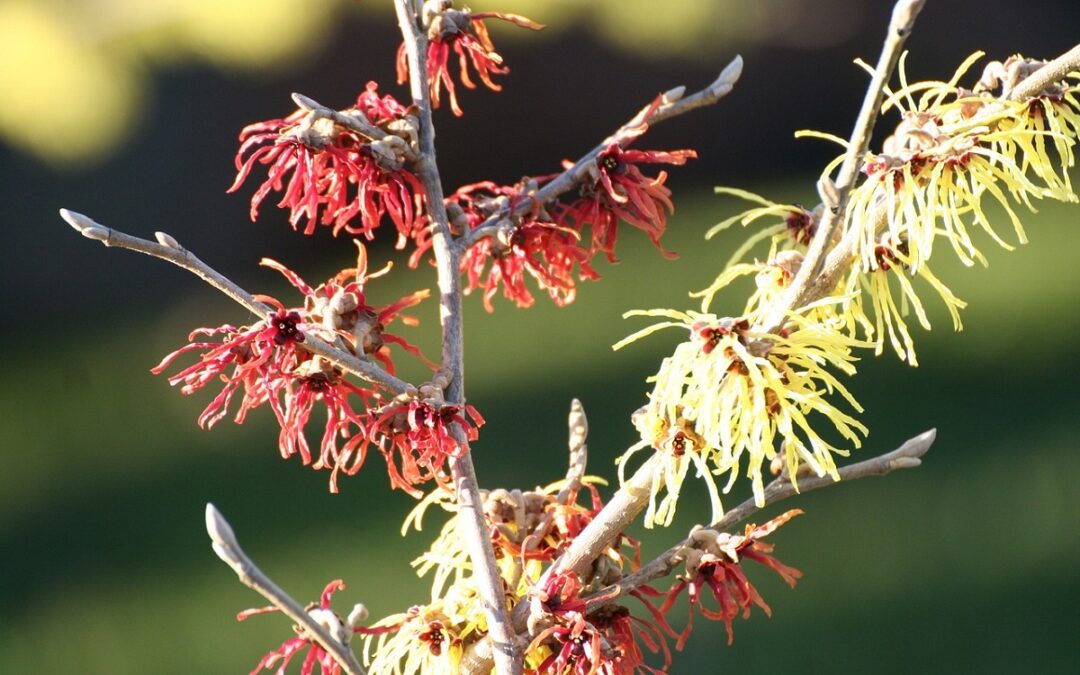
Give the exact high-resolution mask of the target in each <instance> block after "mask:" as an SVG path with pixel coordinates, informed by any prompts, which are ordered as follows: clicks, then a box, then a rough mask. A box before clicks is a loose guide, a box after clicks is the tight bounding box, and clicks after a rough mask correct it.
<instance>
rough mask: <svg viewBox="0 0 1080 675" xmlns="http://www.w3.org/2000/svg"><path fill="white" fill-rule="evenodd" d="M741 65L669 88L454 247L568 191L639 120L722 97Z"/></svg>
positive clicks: (631, 133) (738, 60)
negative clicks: (695, 87) (692, 85)
mask: <svg viewBox="0 0 1080 675" xmlns="http://www.w3.org/2000/svg"><path fill="white" fill-rule="evenodd" d="M742 69H743V60H742V57H741V56H736V57H735V58H734V59H732V60H731V63H729V64H728V65H727V66H725V67H724V69H723V71H721V73H720V76H719V77H717V78H716V80H715V81H713V83H712V84H710V85H709V86H708V87H705V88H704V89H702V90H701V91H699V92H696V93H694V94H691V95H690V96H682V92H681V90H682V89H683V88H682V87H677V88H676V89H673V90H671V91H670V92H668V93H667V94H665V96H667V97H670V100H669V102H667V103H663V104H661V105H660V107H659V108H657V109H656V110H655V111H653V113H652V115H650V116H646V114H647V113H648V111H649V106H646V107H645V108H643V109H642V110H641V111H640V112H638V114H636V115H634V117H633V119H631V120H630V121H629V122H627V123H626V124H624V125H622V126H621V127H619V128H618V130H616V131H615V133H613V134H611V135H610V136H608V137H607V138H605V139H604V140H603V142H601V143H600V144H599V145H597V146H596V147H594V148H593V149H592V150H590V151H589V152H587V153H585V154H584V155H583V156H582V157H581V158H580V159H578V160H577V161H576V162H574V165H573V166H571V167H570V168H568V169H566V170H565V171H563V172H562V173H560V174H559V175H558V176H556V177H555V178H554V179H553V180H551V181H549V182H547V183H545V184H544V186H543V187H542V188H540V189H539V190H537V191H536V192H534V193H532V194H528V195H522V198H521V199H520V200H518V201H517V202H516V203H515V205H514V208H513V212H511V210H510V207H509V206H507V207H504V208H503V209H500V210H499V211H498V212H496V213H494V214H492V215H491V216H489V217H488V218H487V219H486V220H485V221H484V222H482V223H480V224H479V225H477V226H476V227H475V228H473V229H472V230H470V231H469V232H467V233H465V235H464V236H462V237H461V238H460V239H459V240H458V241H457V242H456V246H457V248H458V249H459V250H462V251H463V250H466V249H468V248H469V247H470V246H472V245H474V244H476V242H478V241H480V240H482V239H483V238H485V237H489V236H491V235H492V234H494V233H495V232H496V231H497V230H498V227H499V224H500V223H501V222H502V221H503V220H505V219H506V218H509V217H512V216H520V215H524V214H526V213H528V212H530V211H532V210H533V209H535V208H537V207H538V206H543V205H545V204H547V203H548V202H550V201H552V200H553V199H555V198H556V197H558V196H559V195H561V194H563V193H565V192H568V191H569V190H570V189H572V188H573V187H574V186H575V185H576V184H577V182H578V180H579V179H580V177H581V175H582V173H583V172H582V168H583V167H584V166H585V165H586V164H588V163H589V162H591V161H593V160H595V159H596V157H597V156H598V155H599V154H600V153H601V152H603V151H604V150H606V149H608V148H610V147H611V146H613V145H621V144H622V143H625V142H626V141H627V140H629V139H631V138H634V137H636V136H637V135H638V134H639V133H640V131H639V129H640V127H641V125H642V124H645V123H647V124H649V126H652V125H654V124H658V123H660V122H663V121H664V120H668V119H671V118H672V117H676V116H678V115H682V114H683V113H687V112H690V111H691V110H696V109H697V108H701V107H703V106H707V105H712V104H714V103H716V102H717V101H719V100H720V99H722V98H724V97H725V96H727V95H728V93H730V92H731V90H732V88H733V87H734V86H735V83H736V82H737V81H738V80H739V76H740V75H742Z"/></svg>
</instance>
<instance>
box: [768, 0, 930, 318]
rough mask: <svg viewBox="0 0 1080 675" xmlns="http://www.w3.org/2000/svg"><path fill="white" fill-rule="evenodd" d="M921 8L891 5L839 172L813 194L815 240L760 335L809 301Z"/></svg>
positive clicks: (913, 1) (904, 1)
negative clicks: (819, 206) (817, 211)
mask: <svg viewBox="0 0 1080 675" xmlns="http://www.w3.org/2000/svg"><path fill="white" fill-rule="evenodd" d="M924 3H925V0H899V1H898V2H897V3H896V5H894V6H893V11H892V17H891V19H890V20H889V28H888V31H887V32H886V34H885V42H884V44H883V45H882V47H881V55H880V56H879V57H878V62H877V66H876V67H875V68H874V76H873V78H871V80H870V84H869V86H868V87H867V89H866V96H865V97H864V98H863V103H862V108H861V109H860V110H859V115H858V117H857V118H856V121H855V128H854V130H853V131H852V132H851V138H850V139H849V141H848V148H847V152H846V153H845V155H844V162H843V164H842V165H841V167H840V173H839V174H838V175H837V179H836V182H835V183H833V182H832V180H831V179H830V178H829V177H828V176H823V177H822V178H821V180H820V181H819V182H818V193H819V194H820V196H821V200H822V203H824V204H825V209H824V210H823V212H822V216H821V221H820V222H819V223H818V225H817V232H815V233H814V238H813V240H811V242H810V245H809V246H808V247H807V251H806V256H805V258H804V259H803V262H802V265H801V266H800V268H799V272H798V273H797V274H796V275H795V278H794V279H793V280H792V282H791V286H790V287H789V288H788V290H787V291H786V292H785V293H784V296H783V297H782V298H781V300H780V302H779V303H777V305H776V306H775V307H772V308H771V309H770V311H769V313H768V314H766V315H765V318H764V319H763V320H762V321H761V322H760V325H758V326H756V329H759V330H760V331H761V332H767V333H771V332H774V331H775V330H776V329H778V328H779V327H780V326H781V325H783V323H784V321H785V320H786V319H787V316H788V313H789V312H791V311H792V310H793V309H796V308H798V307H800V306H802V305H804V304H806V303H807V302H811V301H812V300H813V298H811V297H810V296H809V295H808V293H807V291H808V289H809V288H810V287H811V285H812V282H813V280H814V279H816V278H817V276H818V273H819V272H820V270H821V263H822V262H823V260H824V256H825V253H826V249H827V248H828V246H829V245H830V244H832V243H833V241H834V239H833V237H834V235H835V233H836V229H837V227H839V226H840V225H841V224H842V223H843V222H844V213H845V211H846V210H847V205H848V201H849V200H850V198H851V190H852V188H853V187H854V186H855V181H856V179H857V178H858V176H859V170H860V169H861V168H862V163H863V159H864V157H865V156H866V150H867V148H868V147H869V145H870V136H871V134H872V133H873V131H874V123H875V122H876V121H877V118H878V115H879V114H880V112H881V101H882V98H883V97H884V95H885V85H886V84H887V83H888V82H889V80H890V79H891V78H892V74H893V70H895V68H896V64H897V61H899V59H900V54H901V53H902V51H903V47H904V43H905V42H906V41H907V38H908V36H909V35H910V34H911V29H912V28H913V27H914V25H915V19H916V17H918V15H919V11H920V10H922V7H923V4H924Z"/></svg>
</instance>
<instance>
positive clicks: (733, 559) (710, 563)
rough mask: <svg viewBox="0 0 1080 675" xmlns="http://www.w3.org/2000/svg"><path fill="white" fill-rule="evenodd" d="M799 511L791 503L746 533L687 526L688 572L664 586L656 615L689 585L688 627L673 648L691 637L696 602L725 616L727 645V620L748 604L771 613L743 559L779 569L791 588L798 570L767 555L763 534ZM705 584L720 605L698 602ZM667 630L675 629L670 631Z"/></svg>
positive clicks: (709, 614)
mask: <svg viewBox="0 0 1080 675" xmlns="http://www.w3.org/2000/svg"><path fill="white" fill-rule="evenodd" d="M801 513H802V510H801V509H792V510H790V511H787V512H786V513H783V514H781V515H779V516H777V517H776V518H773V519H772V520H770V521H769V522H767V523H765V524H764V525H759V526H755V525H747V526H746V531H745V533H744V534H743V535H741V536H740V535H731V534H727V533H726V532H717V531H715V530H710V529H706V528H700V527H695V528H694V530H693V531H691V532H690V539H689V543H688V544H687V546H686V547H685V550H684V552H683V556H682V557H683V559H684V560H685V561H686V573H685V574H683V575H679V577H678V581H676V582H675V584H674V585H673V586H672V587H671V589H670V590H669V591H668V592H667V597H666V598H665V600H664V604H663V605H661V606H660V609H659V610H658V612H659V614H660V615H663V614H666V613H667V612H668V610H670V609H671V607H672V605H674V604H675V601H676V600H677V599H678V597H679V596H680V595H681V594H682V592H683V590H684V589H689V590H688V591H687V594H688V596H689V599H690V618H689V620H688V621H687V624H686V628H685V629H684V630H683V632H682V633H681V634H679V635H678V642H676V644H675V648H676V649H679V650H681V649H682V648H683V645H685V644H686V639H687V638H688V637H690V632H691V630H692V629H693V627H694V608H695V606H696V607H700V608H701V614H702V616H704V617H705V618H706V619H712V620H713V621H723V622H724V627H725V628H726V629H727V635H728V644H729V645H730V644H731V643H732V642H733V641H734V639H735V635H734V633H733V632H732V629H731V622H732V621H733V620H734V619H735V617H736V616H738V615H739V612H740V611H741V612H742V615H743V618H744V619H748V618H750V607H751V606H752V605H757V606H758V607H760V608H761V609H762V611H764V612H765V614H766V615H768V616H772V610H771V609H770V608H769V606H768V605H767V604H765V601H764V600H763V599H762V598H761V595H760V594H759V593H758V592H757V589H756V588H754V586H753V584H751V583H750V581H749V580H748V579H747V578H746V575H745V574H744V573H743V571H742V566H741V563H742V561H743V560H753V561H754V562H756V563H758V564H761V565H764V566H765V567H768V568H769V569H771V570H773V571H775V572H776V573H777V574H779V575H780V577H781V578H782V579H783V580H784V581H785V582H787V584H788V585H789V586H791V587H792V588H794V587H795V582H796V581H798V580H799V578H800V577H802V572H800V571H799V570H797V569H795V568H793V567H788V566H787V565H785V564H783V563H781V562H780V561H779V560H777V559H776V558H774V557H773V556H772V555H770V554H771V553H772V550H773V547H772V545H771V544H766V543H765V542H763V541H761V539H762V538H764V537H766V536H768V535H770V534H772V533H773V532H775V531H776V530H777V529H778V528H779V527H780V526H781V525H783V524H784V523H786V522H787V521H789V520H791V519H792V518H794V517H795V516H797V515H800V514H801ZM706 587H708V589H709V591H711V592H712V596H713V599H714V600H716V602H717V604H718V605H719V607H718V608H717V609H715V610H712V609H708V608H707V607H705V605H704V604H703V603H702V602H701V591H702V589H703V588H706ZM671 632H672V634H674V631H671Z"/></svg>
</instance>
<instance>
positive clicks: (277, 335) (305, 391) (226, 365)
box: [152, 242, 428, 492]
mask: <svg viewBox="0 0 1080 675" xmlns="http://www.w3.org/2000/svg"><path fill="white" fill-rule="evenodd" d="M357 244H358V248H359V256H358V260H357V266H356V267H354V268H348V269H345V270H342V271H341V272H339V273H338V274H337V275H335V276H334V277H333V278H331V279H330V280H329V281H327V282H326V283H324V284H322V285H321V286H319V287H317V288H312V287H311V286H309V285H308V284H307V282H305V281H304V280H303V279H301V278H300V277H299V275H297V274H296V273H295V272H293V271H292V270H290V269H288V268H286V267H285V266H283V265H281V264H280V263H278V262H275V261H273V260H263V261H262V264H263V265H264V266H266V267H270V268H272V269H275V270H277V271H279V272H281V273H282V275H284V276H285V278H286V279H287V280H288V281H289V282H290V283H291V284H292V285H293V287H294V288H296V289H297V290H298V291H300V292H301V293H302V294H303V295H304V298H305V301H304V306H303V307H302V308H296V309H286V308H285V307H284V306H283V305H282V304H281V303H280V302H278V301H277V300H275V299H273V298H269V297H266V296H259V298H260V300H262V301H263V302H267V303H269V304H272V305H273V306H274V307H276V308H277V311H276V312H274V313H273V314H271V315H270V316H269V317H268V318H267V319H265V320H263V321H259V322H257V323H255V324H254V325H252V326H249V327H244V328H234V327H233V326H228V325H226V326H221V327H219V328H214V329H209V328H200V329H198V330H196V331H194V332H193V333H192V334H191V336H190V338H189V339H192V340H194V338H195V336H196V335H205V336H215V335H222V336H223V340H222V341H221V342H213V341H194V342H192V343H190V344H188V345H185V346H183V347H181V348H180V349H178V350H176V351H175V352H173V353H172V354H169V355H168V356H166V357H165V359H164V360H163V361H162V362H161V363H160V364H158V365H157V366H156V367H154V368H153V369H152V372H154V373H155V374H160V373H161V372H163V371H164V370H165V369H167V368H168V367H169V366H171V365H172V363H173V362H174V361H175V360H176V359H177V358H178V357H179V356H181V355H183V354H186V353H188V352H192V351H203V352H204V353H203V354H202V357H201V358H200V360H199V361H198V362H197V363H195V364H193V365H191V366H189V367H187V368H185V369H183V370H181V371H180V372H179V373H177V374H176V375H173V376H172V377H170V378H169V383H170V384H173V385H176V384H181V383H183V387H182V388H181V392H182V393H184V394H191V393H194V392H195V391H198V390H199V389H202V388H203V387H205V386H206V385H208V384H209V383H210V382H212V381H215V380H218V379H220V380H221V381H222V382H224V383H225V386H224V388H223V389H222V391H221V392H220V393H219V394H218V395H217V396H216V397H215V398H214V400H213V401H211V402H210V404H209V405H208V406H207V407H206V409H205V410H204V411H203V413H202V414H201V415H200V416H199V424H200V426H203V427H205V428H209V427H211V426H213V425H214V424H215V423H216V422H217V421H218V420H220V419H221V418H222V417H224V416H225V415H226V414H227V411H228V408H229V405H230V403H231V402H232V400H233V398H234V397H235V395H236V393H237V392H241V391H242V392H243V395H242V400H241V403H240V407H239V410H238V412H237V414H236V418H235V421H236V423H237V424H240V423H242V422H243V421H244V419H245V417H246V415H247V413H248V411H250V410H252V409H254V408H256V407H259V406H260V405H262V404H264V403H265V404H268V405H269V406H270V408H271V410H273V412H274V416H275V417H276V418H277V420H278V424H279V425H280V426H281V433H280V435H279V436H278V446H279V448H280V450H281V455H282V457H284V458H289V457H292V456H293V455H300V459H301V461H302V462H303V464H304V465H311V466H312V468H315V469H329V470H330V471H331V475H330V489H331V491H332V492H337V489H338V485H337V477H338V472H339V471H345V472H346V473H347V474H350V475H351V474H354V473H356V471H358V470H359V469H360V465H361V464H362V463H363V459H364V457H363V453H357V452H355V448H354V447H353V446H354V445H355V443H354V441H353V439H355V438H357V437H359V439H360V440H361V441H362V440H363V438H364V437H365V433H366V431H365V429H366V425H367V421H366V420H367V418H366V417H365V416H364V414H363V412H362V411H363V409H364V408H367V407H368V406H369V405H371V404H372V403H373V402H374V401H375V400H376V399H377V396H378V395H377V394H376V392H375V391H374V390H373V389H371V388H368V387H365V386H358V385H356V384H353V383H352V382H349V381H348V380H347V379H346V378H345V374H344V373H343V372H342V371H341V370H340V369H339V368H337V367H335V366H333V365H332V364H330V363H329V362H328V361H326V360H325V359H323V358H321V357H318V356H313V355H312V354H310V353H309V352H307V351H305V350H303V349H299V348H297V344H298V343H301V342H303V340H304V335H305V333H308V334H312V335H315V336H317V337H319V338H320V339H323V340H325V341H327V342H330V343H333V344H335V345H337V346H339V347H342V348H344V349H346V350H348V351H350V352H352V353H353V354H354V355H356V356H358V357H360V358H376V359H379V360H380V361H381V362H382V363H383V365H384V366H385V367H386V369H387V370H388V371H390V372H393V370H394V364H393V362H392V361H391V359H390V354H389V346H388V345H389V344H390V343H393V344H398V345H400V346H401V347H402V348H403V349H405V350H406V351H408V352H409V353H412V354H415V355H417V356H420V354H419V351H418V350H417V349H416V347H414V346H412V345H411V344H409V343H408V342H406V341H405V340H404V339H403V338H401V337H398V336H396V335H392V334H390V333H388V332H386V330H385V325H386V324H388V323H390V322H391V321H393V320H394V319H396V318H398V317H399V316H400V313H401V311H402V310H404V309H406V308H408V307H411V306H413V305H416V304H417V303H419V302H420V301H421V300H423V299H424V298H425V297H427V295H428V293H427V291H419V292H417V293H413V294H412V295H410V296H407V297H405V298H402V299H401V300H399V301H397V302H396V303H394V304H392V305H389V306H387V307H383V308H379V307H373V306H370V305H368V304H367V301H366V299H365V295H364V287H365V284H366V283H367V281H368V280H369V279H371V278H374V277H377V276H380V275H381V274H383V273H384V272H385V270H382V271H379V272H377V273H374V274H368V271H367V256H366V252H365V250H364V247H363V246H362V245H360V244H359V242H358V243H357ZM402 322H403V323H407V324H408V323H414V321H412V320H411V319H409V318H408V317H404V318H402ZM421 358H423V357H422V356H421ZM357 400H359V403H360V412H358V411H357V410H356V409H355V407H354V406H356V402H357ZM319 404H321V405H322V407H324V408H325V410H326V423H325V425H324V427H323V434H322V440H321V442H320V443H319V449H318V453H317V455H316V453H314V452H312V449H311V447H310V446H309V444H308V440H307V437H306V435H305V433H304V430H305V428H306V427H307V425H308V422H309V421H310V419H311V415H312V413H313V412H314V409H315V408H316V407H317V406H319ZM343 441H345V443H344V446H343V445H342V442H343Z"/></svg>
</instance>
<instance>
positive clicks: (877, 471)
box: [462, 429, 937, 675]
mask: <svg viewBox="0 0 1080 675" xmlns="http://www.w3.org/2000/svg"><path fill="white" fill-rule="evenodd" d="M936 436H937V430H936V429H930V430H929V431H925V432H923V433H921V434H919V435H918V436H915V437H914V438H910V439H908V440H907V441H905V442H904V444H903V445H901V446H900V447H899V448H897V449H896V450H893V451H891V452H887V453H885V454H883V455H879V456H877V457H874V458H872V459H867V460H864V461H862V462H856V463H855V464H850V465H848V466H845V467H841V468H840V469H839V474H840V480H839V481H834V480H833V479H832V478H829V477H828V476H825V477H818V476H807V477H804V478H800V479H799V487H798V489H796V488H795V486H794V485H792V484H791V482H790V481H788V480H787V479H786V478H777V479H775V480H773V481H772V482H771V483H769V484H768V485H767V486H766V487H765V506H763V507H758V506H757V504H756V503H755V502H754V499H753V498H752V497H751V498H750V499H747V500H746V501H744V502H743V503H742V504H739V505H738V506H736V507H735V508H733V509H731V510H730V511H728V512H727V513H725V514H724V516H723V517H722V518H721V519H720V520H718V521H716V522H715V523H713V524H712V525H711V526H710V529H713V530H717V531H723V530H727V529H729V528H731V527H732V526H733V525H736V524H738V523H740V522H742V521H744V520H746V519H747V518H749V517H750V516H751V515H753V514H754V513H756V512H757V511H759V510H761V509H762V508H765V507H767V506H772V505H773V504H775V503H777V502H780V501H783V500H785V499H787V498H788V497H793V496H795V495H796V494H804V493H806V492H811V491H813V490H817V489H819V488H824V487H829V486H830V485H839V484H840V483H844V482H848V481H853V480H858V479H859V478H866V477H868V476H884V475H886V474H889V473H892V472H893V471H895V470H897V469H912V468H915V467H917V466H919V465H920V464H922V456H923V455H925V454H926V453H927V451H929V450H930V446H932V445H933V443H934V439H935V438H936ZM648 466H649V465H648V464H646V465H645V466H642V467H641V469H638V472H637V473H636V474H634V477H633V478H631V479H630V481H629V482H628V483H627V485H630V484H631V483H634V482H636V481H637V480H638V479H639V476H641V474H642V473H643V472H645V471H646V470H647V468H648ZM624 489H625V488H624ZM645 490H646V498H647V490H648V484H647V483H646V484H645ZM621 493H622V490H620V493H617V494H616V496H615V497H614V498H613V499H612V502H614V501H615V499H616V498H618V494H621ZM638 510H639V511H640V509H638ZM605 511H607V509H606V508H605V509H604V511H601V512H600V515H599V516H598V518H599V517H602V516H603V514H604V512H605ZM635 515H636V512H635ZM630 520H633V517H631V518H630ZM588 532H589V530H588V528H586V530H585V532H583V533H582V534H581V535H580V536H579V537H578V538H577V539H575V540H574V542H573V543H572V544H571V546H573V545H574V544H576V542H577V541H578V540H580V539H581V538H582V537H586V536H587V535H588ZM620 532H621V530H620ZM689 541H690V540H689V539H684V540H683V541H681V542H679V543H678V544H675V545H674V546H672V547H671V548H669V549H668V550H667V551H664V553H662V554H661V555H660V556H658V557H657V558H656V559H654V560H652V561H650V562H648V563H646V564H645V565H643V566H642V567H640V568H639V569H638V570H637V571H635V572H633V573H632V574H628V575H627V576H625V577H623V578H622V579H620V580H619V581H618V582H616V583H614V584H611V585H610V586H606V587H604V588H602V589H600V590H599V591H597V592H596V593H592V594H591V595H589V596H587V597H585V598H583V599H584V600H585V602H586V603H590V604H589V609H590V611H592V610H595V609H597V608H599V607H600V606H602V605H606V604H609V603H610V602H614V601H615V600H616V599H617V598H619V597H622V596H625V595H627V594H629V593H630V592H631V591H633V590H634V589H636V588H638V587H639V586H642V585H644V584H647V583H649V582H650V581H652V580H654V579H659V578H662V577H665V576H667V575H668V574H670V573H671V571H672V570H673V569H675V567H676V566H677V565H678V564H679V563H680V562H682V560H681V558H680V557H679V556H680V554H681V553H682V552H683V551H684V550H685V549H684V547H685V546H686V545H687V544H688V543H689ZM605 545H606V544H605ZM560 561H561V559H560ZM553 567H554V566H553ZM540 583H542V582H540ZM601 601H602V602H601ZM523 606H524V607H526V609H525V610H522V612H521V613H522V615H523V616H525V615H527V614H528V610H527V605H526V604H525V603H522V604H521V605H519V606H518V607H515V608H514V609H515V610H518V609H519V608H521V607H523ZM518 613H519V612H517V611H515V614H514V616H515V618H517V615H518ZM519 630H521V631H522V633H521V634H520V635H519V636H518V639H519V640H521V641H522V642H526V641H528V640H530V639H532V638H533V637H534V636H533V635H531V634H529V632H528V630H527V629H526V625H525V622H524V620H523V621H522V623H521V625H520V627H519ZM490 669H491V660H490V656H489V655H488V650H487V648H486V644H485V643H483V642H481V643H477V645H475V647H474V648H471V649H469V650H467V651H466V653H465V657H464V659H463V660H462V673H466V674H468V675H479V674H480V673H485V672H487V671H488V670H490Z"/></svg>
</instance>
